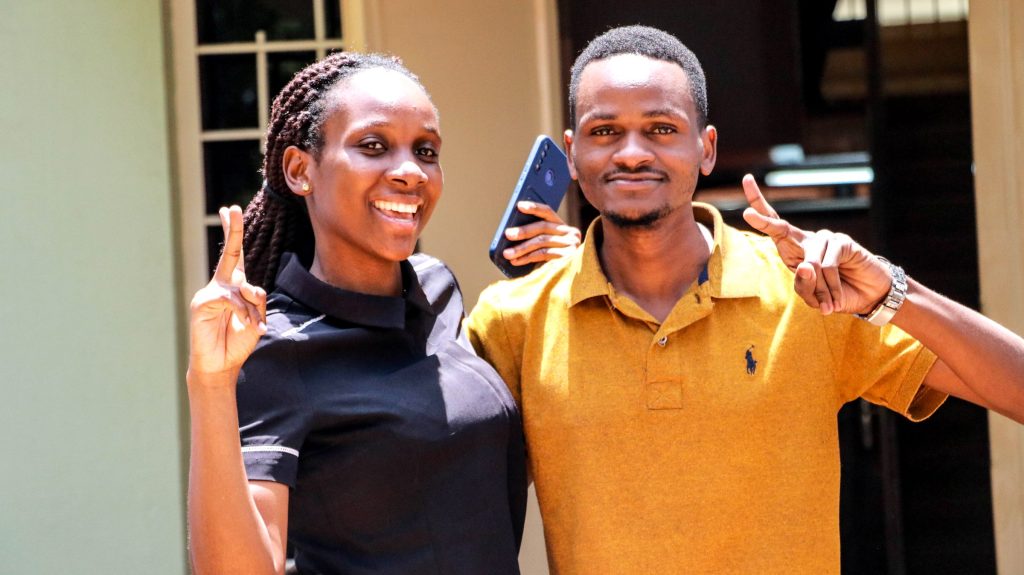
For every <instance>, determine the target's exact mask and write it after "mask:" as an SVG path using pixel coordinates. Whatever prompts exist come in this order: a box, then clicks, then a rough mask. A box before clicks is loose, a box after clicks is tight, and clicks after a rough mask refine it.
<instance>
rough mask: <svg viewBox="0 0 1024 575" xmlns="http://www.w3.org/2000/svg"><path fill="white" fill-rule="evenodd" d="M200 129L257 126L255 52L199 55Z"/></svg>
mask: <svg viewBox="0 0 1024 575" xmlns="http://www.w3.org/2000/svg"><path fill="white" fill-rule="evenodd" d="M199 94H200V98H201V100H202V110H203V129H204V130H222V129H226V128H256V127H259V114H258V112H257V106H258V104H257V101H256V55H254V54H238V55H235V54H232V55H228V56H200V57H199Z"/></svg>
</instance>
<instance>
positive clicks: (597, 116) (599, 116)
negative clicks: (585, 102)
mask: <svg viewBox="0 0 1024 575" xmlns="http://www.w3.org/2000/svg"><path fill="white" fill-rule="evenodd" d="M618 117H619V116H618V115H617V114H612V113H611V112H594V113H592V114H587V115H585V116H583V119H584V120H587V121H588V122H592V121H595V120H596V121H599V122H603V121H608V120H614V119H615V118H618Z"/></svg>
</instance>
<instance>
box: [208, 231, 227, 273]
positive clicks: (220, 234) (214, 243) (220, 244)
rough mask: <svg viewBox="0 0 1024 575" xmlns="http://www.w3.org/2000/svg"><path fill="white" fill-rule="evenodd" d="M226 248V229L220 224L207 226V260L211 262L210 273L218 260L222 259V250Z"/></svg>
mask: <svg viewBox="0 0 1024 575" xmlns="http://www.w3.org/2000/svg"><path fill="white" fill-rule="evenodd" d="M222 249H224V230H222V229H221V227H220V226H219V225H216V226H207V227H206V257H207V258H208V259H207V260H206V261H207V262H208V264H209V270H210V275H211V276H212V275H213V270H214V269H216V267H217V260H219V259H220V251H221V250H222Z"/></svg>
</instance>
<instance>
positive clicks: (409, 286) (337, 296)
mask: <svg viewBox="0 0 1024 575" xmlns="http://www.w3.org/2000/svg"><path fill="white" fill-rule="evenodd" d="M281 263H282V265H281V268H280V270H281V271H279V272H278V274H277V287H278V289H280V290H282V291H284V292H285V293H287V294H288V295H290V296H292V297H293V298H295V299H296V300H298V301H300V302H302V303H303V304H305V305H307V306H309V307H310V308H312V309H314V310H316V311H319V312H321V313H324V314H327V315H329V316H331V317H334V318H337V319H340V320H343V321H347V322H351V323H357V324H361V325H365V326H369V327H379V328H392V329H402V328H404V327H405V315H406V310H407V309H408V307H409V305H411V306H412V307H414V308H416V309H419V310H420V311H423V312H424V313H428V314H430V315H437V314H436V312H435V311H434V309H433V306H432V305H431V304H430V301H429V300H428V299H427V295H426V294H425V293H424V292H423V287H422V286H421V285H420V281H419V277H418V275H417V274H416V271H415V270H414V269H413V266H412V264H410V263H409V262H408V261H402V262H401V263H400V264H399V265H400V266H401V271H402V287H403V290H402V291H403V294H402V296H401V297H391V296H379V295H371V294H365V293H360V292H354V291H349V290H346V289H341V288H338V287H334V286H332V285H330V284H328V283H324V282H322V281H320V280H319V279H317V278H316V277H314V276H313V274H311V273H309V270H307V269H306V268H305V266H303V265H302V262H300V261H299V258H298V257H297V256H296V255H295V254H292V253H287V254H284V255H283V256H281Z"/></svg>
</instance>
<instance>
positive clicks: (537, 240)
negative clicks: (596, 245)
mask: <svg viewBox="0 0 1024 575" xmlns="http://www.w3.org/2000/svg"><path fill="white" fill-rule="evenodd" d="M516 208H517V209H518V210H519V211H520V212H523V213H524V214H530V215H532V216H537V217H538V218H540V221H537V222H533V223H531V224H526V225H524V226H520V227H517V228H508V229H506V230H505V237H507V238H508V239H510V240H512V241H514V242H518V243H517V244H515V245H513V246H512V247H510V248H507V249H506V250H505V252H504V253H503V254H502V255H504V256H505V259H507V260H508V261H509V262H511V263H512V265H514V266H525V265H530V264H535V263H539V262H546V261H548V260H557V259H558V258H563V257H565V256H568V255H572V254H573V253H574V252H575V251H576V248H578V247H579V246H580V241H581V236H582V234H580V230H579V228H575V227H573V226H570V225H568V224H566V223H565V222H564V221H562V218H561V216H559V215H558V212H556V211H555V210H553V209H551V206H549V205H547V204H542V203H540V202H526V201H524V202H519V203H518V204H517V205H516Z"/></svg>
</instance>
